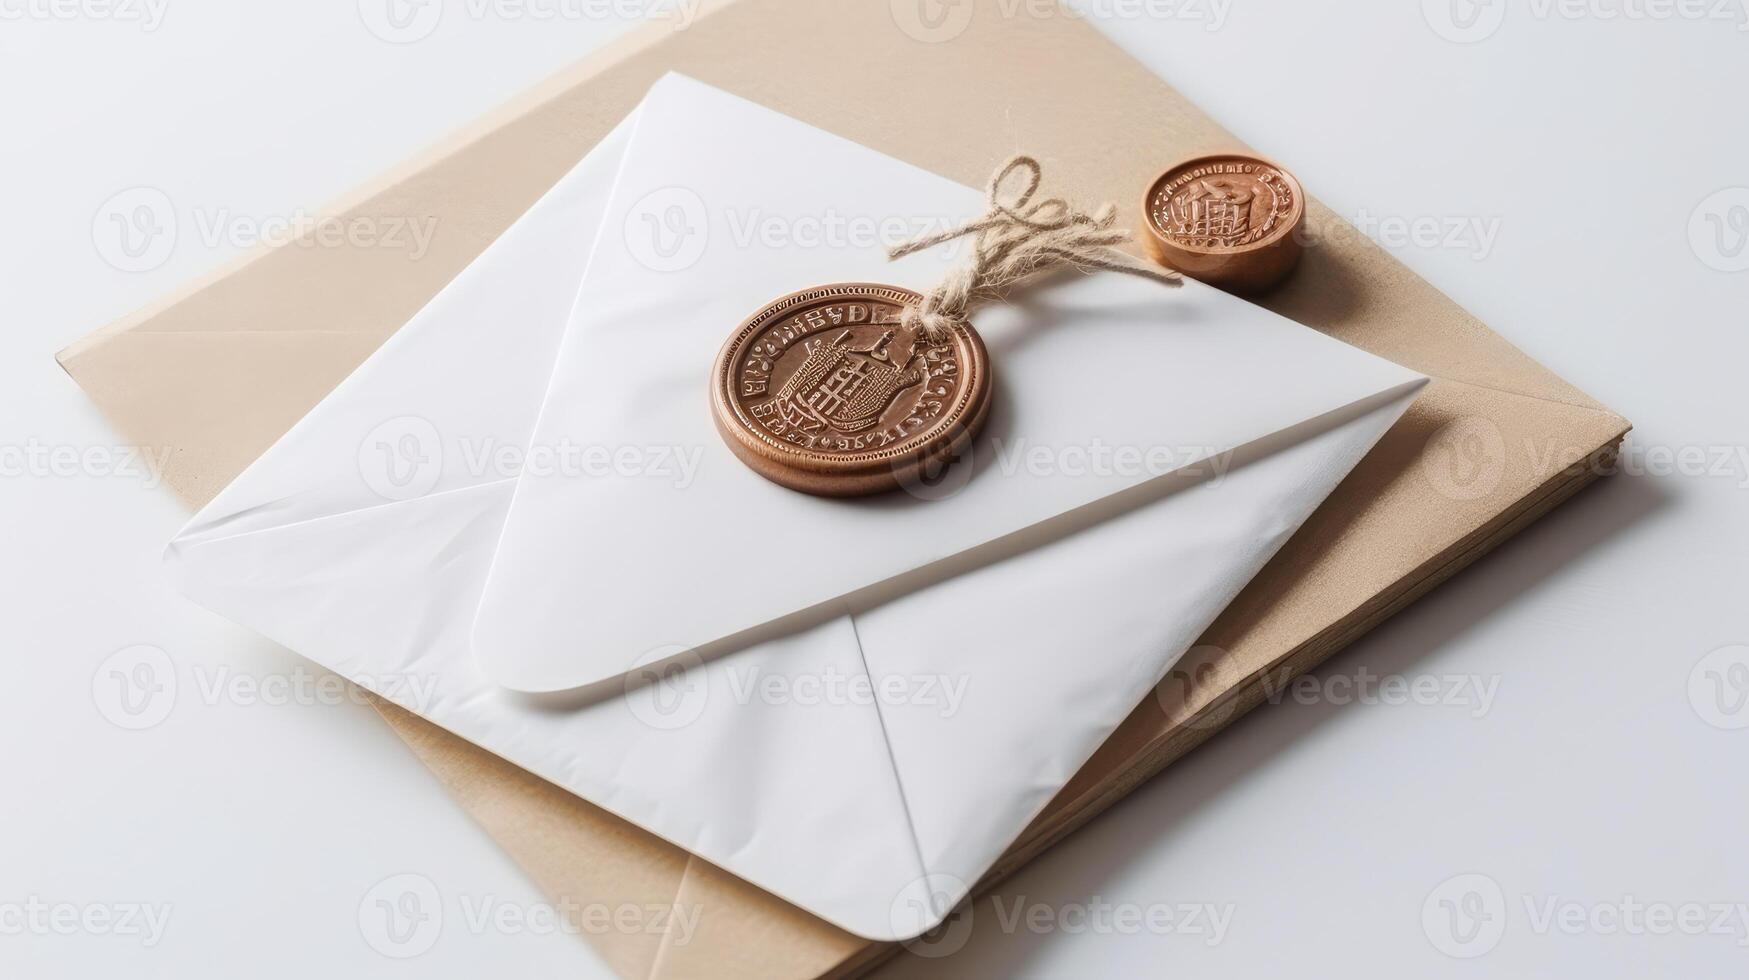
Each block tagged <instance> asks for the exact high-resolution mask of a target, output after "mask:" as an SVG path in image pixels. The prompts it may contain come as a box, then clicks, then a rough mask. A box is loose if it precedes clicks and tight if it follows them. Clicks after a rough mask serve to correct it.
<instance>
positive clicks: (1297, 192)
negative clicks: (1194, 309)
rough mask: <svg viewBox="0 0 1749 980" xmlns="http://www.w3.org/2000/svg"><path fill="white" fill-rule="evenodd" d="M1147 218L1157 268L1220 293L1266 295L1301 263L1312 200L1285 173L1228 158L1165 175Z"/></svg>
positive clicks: (1152, 192) (1154, 189)
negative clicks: (1173, 271)
mask: <svg viewBox="0 0 1749 980" xmlns="http://www.w3.org/2000/svg"><path fill="white" fill-rule="evenodd" d="M1142 214H1143V223H1144V224H1145V225H1146V233H1145V234H1144V235H1143V236H1142V238H1143V241H1144V242H1145V243H1146V245H1147V249H1148V254H1149V255H1151V256H1153V258H1154V261H1156V262H1159V263H1160V264H1161V265H1164V266H1168V267H1170V268H1173V269H1177V270H1178V271H1179V272H1182V273H1184V274H1185V275H1187V276H1190V277H1191V278H1193V279H1200V280H1201V281H1203V282H1206V283H1208V284H1209V285H1211V286H1215V287H1218V288H1220V289H1227V290H1232V291H1234V292H1261V291H1262V290H1265V289H1268V288H1270V287H1271V286H1274V285H1275V284H1276V283H1278V282H1280V281H1281V280H1282V279H1283V278H1284V277H1286V276H1287V274H1288V273H1289V272H1292V271H1293V268H1294V266H1295V264H1297V263H1298V262H1299V260H1300V235H1299V233H1300V229H1301V228H1302V227H1303V226H1304V225H1305V222H1306V197H1305V192H1304V191H1302V190H1301V189H1300V182H1299V181H1297V180H1295V179H1294V177H1293V175H1292V174H1290V173H1288V172H1287V171H1286V170H1283V169H1281V168H1280V167H1277V166H1275V165H1274V164H1272V163H1268V162H1266V161H1263V160H1259V159H1257V158H1255V157H1248V156H1241V155H1238V154H1232V153H1228V154H1221V155H1219V156H1208V157H1198V158H1197V159H1195V160H1190V161H1187V162H1185V163H1181V164H1179V165H1178V166H1176V167H1173V168H1172V169H1171V170H1168V171H1166V172H1165V173H1163V174H1161V175H1160V176H1159V178H1158V179H1156V180H1155V181H1154V183H1153V184H1152V186H1150V187H1149V188H1148V196H1147V199H1146V200H1144V201H1143V202H1142Z"/></svg>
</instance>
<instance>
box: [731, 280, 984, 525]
mask: <svg viewBox="0 0 1749 980" xmlns="http://www.w3.org/2000/svg"><path fill="white" fill-rule="evenodd" d="M922 301H923V297H922V296H921V295H919V294H917V293H914V292H912V291H910V290H908V289H900V288H898V287H895V286H882V285H876V284H871V283H844V284H837V285H829V286H817V287H815V288H813V289H806V290H803V291H801V292H798V293H792V294H790V295H788V296H785V297H783V298H781V299H778V300H776V301H774V302H772V303H770V304H768V305H767V306H765V307H764V308H763V309H761V310H759V311H758V312H757V313H755V314H753V316H751V317H749V318H748V319H747V320H746V321H745V322H743V323H742V324H741V326H740V327H738V328H737V329H736V330H735V332H734V333H733V334H732V335H730V337H729V340H728V342H727V343H726V344H724V345H723V349H722V351H721V352H720V353H719V354H718V355H717V362H716V367H715V370H714V371H713V373H712V385H711V407H712V410H713V413H714V414H715V416H716V424H717V430H718V431H719V432H721V433H722V435H723V438H724V440H725V441H726V442H727V443H728V445H729V448H730V449H731V450H733V451H734V453H735V455H736V456H737V457H739V458H740V459H741V461H742V462H744V463H746V464H747V465H748V466H750V467H752V468H753V470H754V471H755V472H757V473H759V474H760V475H761V476H764V477H765V478H767V479H769V480H771V481H773V482H775V483H778V484H781V485H783V486H786V487H789V488H790V489H792V490H800V491H802V492H804V493H811V494H817V495H820V496H831V497H852V496H860V495H864V494H872V493H880V492H882V491H885V490H891V489H894V488H897V487H899V486H901V485H903V484H904V483H905V482H906V481H907V480H912V479H917V478H919V476H920V475H924V474H928V475H933V470H934V469H935V468H939V467H941V466H944V465H946V464H947V463H949V462H950V461H951V460H952V459H953V457H955V456H956V455H957V454H958V453H959V452H961V451H962V450H963V449H964V448H965V446H966V445H967V444H968V443H969V442H970V441H971V439H972V437H973V436H975V435H976V434H977V431H978V428H979V427H980V426H982V425H983V423H984V418H985V416H986V415H987V414H988V413H989V408H990V393H991V384H990V363H989V356H988V355H987V354H986V352H985V350H984V343H983V341H982V340H980V339H979V337H978V334H977V332H976V331H975V330H973V329H972V328H971V326H970V324H968V323H964V322H961V323H958V324H956V325H955V326H954V327H953V328H952V329H951V330H950V331H948V333H947V335H946V336H941V337H938V339H937V340H931V339H930V338H929V336H928V335H927V334H926V333H925V331H923V330H922V329H920V328H918V327H916V326H906V325H905V324H904V323H903V322H902V318H901V314H902V312H903V311H904V310H905V309H906V307H908V306H911V307H914V306H915V305H917V304H919V303H921V302H922Z"/></svg>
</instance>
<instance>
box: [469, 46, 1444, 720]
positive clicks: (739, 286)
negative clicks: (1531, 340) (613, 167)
mask: <svg viewBox="0 0 1749 980" xmlns="http://www.w3.org/2000/svg"><path fill="white" fill-rule="evenodd" d="M652 208H654V209H655V213H652ZM982 209H983V199H982V195H980V194H979V193H977V192H974V191H972V190H970V189H968V188H965V187H962V186H959V185H957V184H954V183H952V182H950V181H946V180H944V179H942V178H939V177H936V176H934V175H931V174H928V173H926V172H924V171H921V170H919V169H917V168H915V167H912V166H910V165H908V164H904V163H901V162H899V161H895V160H893V159H891V158H889V157H886V156H883V155H881V154H879V153H876V152H874V151H872V150H869V149H867V148H865V147H862V146H858V145H856V144H854V143H850V142H848V141H846V140H843V139H840V138H838V137H835V136H832V135H831V134H828V133H824V132H821V131H819V130H816V129H813V128H811V127H808V126H806V125H804V124H802V123H799V122H797V121H795V120H793V119H789V118H788V117H785V116H782V115H780V114H778V113H775V112H772V111H770V110H768V109H764V108H762V107H760V106H757V105H754V104H752V103H748V102H745V101H743V100H741V99H739V98H736V97H734V96H731V95H728V94H726V93H723V92H720V91H717V90H715V89H712V88H709V87H708V86H704V85H702V84H700V83H697V82H693V81H691V80H689V79H685V78H681V77H678V76H673V75H670V76H668V77H666V78H664V79H663V80H662V81H661V82H660V83H658V84H657V86H656V87H655V88H654V89H653V90H652V92H651V94H650V96H649V98H648V99H647V100H646V102H645V103H644V105H643V108H642V110H641V114H640V120H639V125H638V128H637V131H636V133H635V134H634V136H633V138H632V141H631V144H630V146H629V147H628V149H627V150H626V155H625V160H624V165H623V166H622V168H621V177H620V180H619V183H618V184H617V185H616V187H615V189H614V192H613V199H612V202H611V203H610V204H609V206H608V208H607V213H606V217H605V219H604V222H603V227H604V229H607V233H605V234H603V235H602V236H601V239H600V243H599V247H598V248H597V249H596V251H595V253H594V254H593V255H592V257H591V261H590V266H589V270H588V272H587V274H586V276H585V281H584V286H583V289H584V291H585V293H587V294H588V295H589V296H590V302H589V303H587V304H581V305H579V307H578V308H577V311H576V314H575V317H574V319H573V322H572V324H571V326H570V329H569V332H568V334H567V339H566V341H565V344H564V346H563V348H562V350H561V352H560V356H559V361H558V364H557V366H556V368H555V370H554V373H553V382H552V386H551V388H550V389H549V391H548V394H547V400H546V404H545V407H544V408H543V410H542V415H541V422H540V424H539V426H538V427H537V430H536V433H535V436H534V440H533V442H534V445H536V446H561V445H572V446H581V447H585V448H592V449H595V450H596V451H598V452H599V451H603V450H606V451H611V452H612V453H614V454H616V458H621V457H619V456H618V455H617V454H620V453H622V452H625V451H627V450H629V451H630V452H631V454H632V457H631V458H632V463H633V464H635V465H636V466H638V467H640V468H639V469H637V470H636V471H635V472H628V473H626V474H616V475H614V476H610V477H608V478H602V479H577V478H574V477H566V476H565V475H562V474H551V473H549V474H536V473H531V472H524V473H523V475H522V476H521V477H520V479H519V482H518V487H517V495H516V498H515V503H514V504H513V506H512V509H511V515H510V518H509V520H508V522H507V525H506V529H505V535H504V538H503V541H502V542H501V544H500V548H499V551H498V554H497V556H496V558H495V560H494V565H493V570H492V574H491V576H490V578H489V579H488V583H487V588H486V593H485V597H484V599H483V600H482V603H481V607H480V611H479V616H478V619H477V620H476V623H475V632H474V644H475V655H476V656H477V657H478V658H479V661H480V664H481V666H482V668H483V669H485V670H486V672H487V673H488V674H489V675H491V676H492V677H494V678H496V679H497V680H498V681H499V682H500V683H501V684H503V685H505V686H506V687H509V688H512V689H515V690H523V691H534V692H541V691H557V690H566V689H570V688H576V687H582V686H586V685H591V684H595V683H599V682H601V681H604V680H607V679H611V678H614V677H617V676H619V675H620V674H621V673H623V672H624V671H625V670H626V669H628V667H630V666H631V665H632V664H634V663H637V662H639V661H640V658H642V657H643V656H645V654H646V653H647V652H648V651H649V650H651V649H652V648H653V647H655V646H657V645H659V644H676V645H679V646H681V647H687V648H696V647H703V646H707V645H709V644H713V643H718V644H719V645H721V644H723V643H726V644H729V645H730V646H731V647H732V646H733V645H734V644H735V643H736V642H738V639H739V638H742V637H745V636H747V635H749V634H748V631H752V630H755V629H757V628H760V627H767V628H769V627H770V624H773V623H774V621H778V620H782V619H784V618H785V617H789V616H792V615H793V614H798V613H803V612H807V611H809V610H816V609H820V608H822V607H823V606H824V604H826V603H831V602H833V601H835V600H839V599H842V598H843V597H845V596H847V595H849V594H851V593H855V592H857V591H858V590H862V589H867V588H870V587H873V586H876V585H878V584H881V583H889V584H891V583H894V582H895V580H897V579H899V578H900V577H902V576H906V575H911V574H916V573H918V572H919V571H920V570H927V569H929V568H930V567H931V566H934V565H936V564H937V563H939V562H943V561H945V560H947V559H949V558H953V557H955V556H961V555H965V554H967V553H969V552H970V551H971V550H972V549H976V548H979V547H980V546H983V545H987V544H989V543H990V542H993V541H996V540H998V539H1003V538H1007V537H1009V536H1012V535H1016V534H1019V533H1022V532H1025V531H1027V530H1028V529H1031V528H1034V527H1036V526H1037V525H1039V524H1040V523H1041V522H1044V521H1048V520H1050V519H1052V518H1055V517H1058V516H1060V515H1063V514H1065V513H1069V512H1072V511H1075V510H1077V509H1078V508H1082V507H1085V506H1087V505H1089V504H1091V503H1094V502H1096V501H1099V500H1101V499H1104V498H1106V497H1109V496H1110V495H1112V494H1116V493H1120V492H1123V491H1126V490H1130V489H1132V488H1134V487H1136V486H1137V485H1139V484H1142V483H1145V482H1147V481H1149V480H1151V479H1155V478H1158V477H1159V476H1160V475H1161V472H1160V471H1161V469H1163V468H1164V469H1168V470H1169V469H1171V468H1172V467H1176V466H1181V465H1186V464H1191V463H1195V462H1197V461H1199V460H1201V459H1204V458H1207V457H1209V456H1213V455H1217V454H1219V453H1222V452H1225V451H1228V450H1231V449H1233V448H1236V447H1238V446H1242V445H1245V444H1247V443H1250V442H1253V441H1255V440H1257V439H1259V438H1262V437H1264V436H1267V435H1270V434H1271V433H1274V432H1277V431H1280V430H1282V429H1284V428H1287V427H1289V426H1292V425H1295V424H1297V423H1300V422H1302V421H1305V420H1306V419H1309V418H1313V417H1316V416H1319V415H1323V414H1325V413H1328V412H1331V411H1335V410H1337V409H1340V408H1342V407H1344V406H1346V405H1351V404H1353V403H1355V402H1357V401H1359V400H1361V399H1364V398H1367V397H1369V396H1372V395H1375V394H1377V393H1379V392H1381V391H1384V390H1387V389H1390V388H1392V387H1395V386H1398V385H1402V384H1405V383H1410V382H1412V381H1414V380H1415V379H1417V378H1418V377H1419V376H1418V375H1416V374H1414V373H1413V372H1410V371H1407V370H1405V369H1403V368H1401V367H1399V366H1397V365H1395V364H1391V363H1390V362H1388V361H1384V360H1382V359H1380V358H1377V357H1374V356H1372V355H1369V354H1365V353H1363V352H1361V351H1357V350H1355V349H1353V348H1350V347H1347V346H1345V345H1343V344H1340V343H1337V342H1335V341H1332V340H1330V339H1328V338H1326V337H1324V336H1322V335H1320V334H1318V333H1316V332H1315V331H1311V330H1307V329H1305V328H1303V327H1301V326H1299V325H1297V324H1293V323H1291V322H1289V321H1286V320H1284V319H1282V318H1280V317H1278V316H1275V315H1274V314H1271V313H1269V312H1267V311H1265V310H1262V309H1261V308H1259V307H1256V306H1254V305H1252V304H1249V303H1245V302H1243V301H1241V300H1238V299H1235V298H1233V297H1231V296H1228V295H1227V294H1225V293H1222V292H1219V291H1217V290H1213V289H1210V288H1207V287H1205V286H1202V285H1200V284H1196V283H1189V284H1187V285H1186V286H1185V287H1184V288H1183V289H1182V290H1176V291H1174V290H1167V289H1164V288H1162V287H1160V286H1158V285H1157V284H1154V283H1151V282H1146V281H1142V280H1137V279H1130V278H1127V277H1121V276H1097V277H1083V278H1081V279H1078V280H1074V281H1071V282H1069V283H1067V284H1064V285H1062V286H1060V287H1057V288H1053V289H1051V290H1049V291H1048V292H1046V293H1043V294H1041V295H1038V296H1036V297H1034V298H1032V299H1030V300H1028V301H1027V302H1025V303H1022V304H1017V305H1012V306H994V307H989V308H986V309H983V310H981V311H980V312H979V313H978V314H977V317H976V322H977V326H978V328H979V330H980V332H981V333H982V334H983V335H984V337H985V339H986V342H987V344H988V345H989V347H990V350H991V358H992V363H993V365H994V372H995V376H996V384H997V386H998V403H997V406H996V408H995V409H994V410H993V411H992V415H991V421H990V424H989V425H988V426H987V427H986V430H985V433H984V435H983V437H982V439H981V440H980V442H979V443H978V444H977V445H975V446H974V447H973V454H972V455H973V458H974V460H976V461H977V462H976V463H975V464H974V467H973V468H972V471H971V472H972V476H971V479H970V482H969V483H968V484H967V485H966V486H965V487H964V489H963V490H962V491H960V492H958V493H957V494H954V495H952V496H950V497H949V498H948V499H941V500H920V499H915V498H912V497H908V496H906V495H904V494H895V495H888V496H887V497H884V498H877V499H872V500H861V501H842V500H826V499H820V498H813V497H807V496H804V495H801V494H796V493H793V492H790V491H787V490H783V489H781V488H778V487H776V486H774V485H772V484H770V483H767V482H766V481H764V480H763V479H761V478H760V477H758V476H757V475H755V474H753V473H752V472H751V471H749V470H748V469H747V468H746V467H745V466H743V465H742V464H741V463H740V462H739V461H737V460H736V459H735V458H734V456H733V455H732V454H731V453H730V452H729V450H728V449H727V448H726V447H725V446H723V444H722V442H721V440H720V438H719V437H718V436H717V434H716V432H715V431H714V428H713V426H712V423H711V421H710V408H709V404H708V394H707V393H708V377H709V371H710V366H711V362H712V359H713V358H714V356H715V354H716V351H717V349H718V348H719V347H720V346H721V344H722V342H723V340H724V339H725V338H726V337H727V336H728V334H729V333H730V332H731V331H732V330H733V329H734V328H735V327H736V326H737V325H738V324H739V323H740V322H741V321H742V319H744V318H745V317H746V316H747V315H749V314H750V313H752V312H753V311H755V310H757V309H758V308H759V307H760V306H761V305H763V304H764V303H766V302H768V301H769V300H771V299H772V298H774V297H776V296H779V295H783V294H786V293H789V292H793V291H795V290H796V289H800V288H805V287H807V286H811V285H816V284H819V283H823V282H845V281H877V282H878V281H887V282H893V283H895V284H898V285H902V286H909V287H913V288H927V287H928V286H929V285H931V284H932V283H933V282H934V281H936V280H937V279H939V277H940V276H941V275H942V274H943V273H944V272H945V271H946V270H947V269H948V267H949V265H950V264H951V263H952V262H953V261H955V260H957V259H958V258H959V256H958V255H957V254H955V253H954V252H953V250H951V249H940V250H935V251H931V252H925V253H921V254H918V255H914V256H911V257H910V258H908V259H906V260H904V261H902V262H898V263H889V262H888V261H887V259H886V257H885V252H884V249H883V247H882V243H881V241H880V240H878V238H874V237H871V235H870V233H869V231H868V229H870V228H883V227H888V228H890V227H892V225H893V223H894V222H899V223H903V224H905V225H907V226H908V227H910V228H913V229H916V230H922V229H925V228H939V227H943V226H945V225H948V224H952V223H958V222H959V221H961V220H963V219H965V218H968V217H971V216H973V215H975V214H977V213H980V212H981V211H982ZM859 219H860V220H859ZM832 227H837V228H838V229H839V231H838V232H837V233H836V234H834V233H833V232H831V231H829V230H828V229H830V228H832ZM856 229H863V231H862V233H861V234H858V233H857V231H856ZM616 231H617V232H622V233H621V234H615V232H616ZM682 233H684V234H686V235H688V236H690V237H689V239H688V241H687V242H686V243H684V245H683V244H682V243H679V242H677V240H675V239H674V238H672V237H667V238H649V237H646V236H663V235H670V236H671V235H678V234H682ZM658 245H659V246H660V248H658ZM682 247H684V248H686V249H690V251H689V252H687V253H686V256H685V258H686V261H684V262H680V263H675V262H670V261H654V260H653V259H652V256H653V255H655V256H657V257H658V258H659V257H660V256H661V255H662V254H668V255H674V254H678V250H679V249H681V248H682ZM671 250H672V251H671ZM1113 449H1124V450H1126V451H1130V452H1139V453H1142V454H1144V457H1145V459H1146V460H1147V461H1148V462H1147V463H1146V464H1144V465H1142V466H1128V467H1117V468H1107V469H1103V470H1099V469H1095V470H1094V471H1087V470H1086V469H1085V468H1081V467H1077V466H1075V465H1074V464H1073V463H1071V462H1070V461H1071V460H1075V459H1084V458H1085V456H1086V454H1088V453H1098V452H1101V451H1106V452H1109V451H1111V450H1113ZM1040 452H1042V453H1043V456H1042V457H1041V456H1039V455H1037V454H1038V453H1040ZM675 458H691V459H693V460H695V461H696V462H695V467H694V468H695V472H692V473H685V472H683V471H682V470H681V469H680V468H679V467H677V466H675V465H673V464H668V465H667V466H666V467H663V466H662V464H661V460H662V459H675ZM1162 459H1164V460H1168V461H1170V463H1169V465H1167V466H1164V467H1163V466H1162V465H1161V464H1160V463H1159V462H1158V461H1159V460H1162ZM804 556H812V557H804ZM796 562H805V563H806V573H805V574H801V573H793V572H795V563H796ZM786 568H787V569H789V571H785V569H786Z"/></svg>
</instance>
